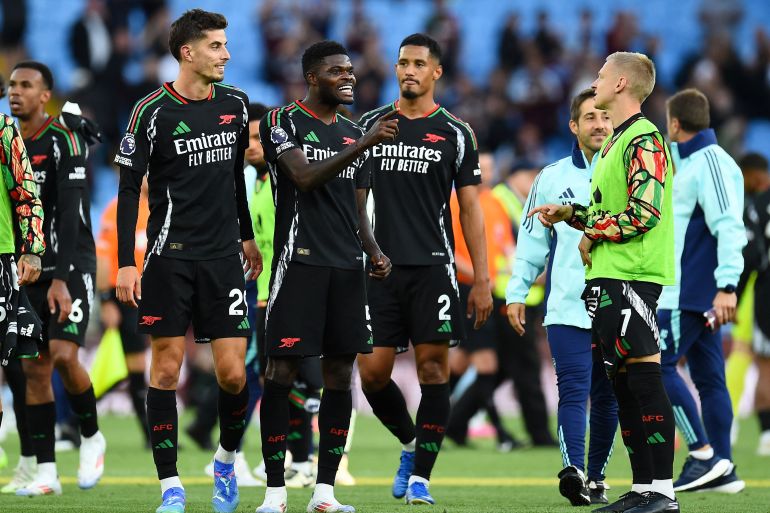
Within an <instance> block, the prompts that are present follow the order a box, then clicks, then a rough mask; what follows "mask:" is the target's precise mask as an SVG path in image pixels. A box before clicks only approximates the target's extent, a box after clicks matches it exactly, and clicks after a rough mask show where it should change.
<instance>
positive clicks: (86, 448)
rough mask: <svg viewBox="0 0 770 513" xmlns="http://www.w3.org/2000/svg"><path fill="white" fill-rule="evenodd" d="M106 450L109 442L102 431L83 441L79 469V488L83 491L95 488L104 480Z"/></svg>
mask: <svg viewBox="0 0 770 513" xmlns="http://www.w3.org/2000/svg"><path fill="white" fill-rule="evenodd" d="M106 449H107V441H106V440H105V439H104V435H102V432H101V431H97V432H96V433H95V434H94V435H93V436H91V437H89V438H85V437H83V438H82V439H81V442H80V466H79V467H78V486H79V487H80V488H81V489H83V490H88V489H89V488H93V487H94V486H96V483H98V482H99V480H100V479H101V478H102V474H104V452H105V451H106Z"/></svg>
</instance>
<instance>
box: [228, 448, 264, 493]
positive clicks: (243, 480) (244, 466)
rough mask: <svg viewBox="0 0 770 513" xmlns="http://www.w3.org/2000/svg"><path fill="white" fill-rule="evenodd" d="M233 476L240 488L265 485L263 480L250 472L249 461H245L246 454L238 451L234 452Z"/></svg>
mask: <svg viewBox="0 0 770 513" xmlns="http://www.w3.org/2000/svg"><path fill="white" fill-rule="evenodd" d="M235 477H237V478H238V486H239V487H241V488H256V487H258V486H265V483H264V482H263V481H260V480H259V479H257V478H256V477H254V475H253V474H252V473H251V469H250V468H249V462H248V461H246V455H245V454H243V453H242V452H240V451H239V452H237V453H235Z"/></svg>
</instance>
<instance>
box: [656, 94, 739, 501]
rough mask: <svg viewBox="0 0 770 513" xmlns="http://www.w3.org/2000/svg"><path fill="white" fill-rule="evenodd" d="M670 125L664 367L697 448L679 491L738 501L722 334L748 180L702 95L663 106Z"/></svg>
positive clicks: (661, 314) (733, 301) (682, 424)
mask: <svg viewBox="0 0 770 513" xmlns="http://www.w3.org/2000/svg"><path fill="white" fill-rule="evenodd" d="M666 118H667V124H668V135H669V138H670V139H671V142H672V144H671V154H672V156H673V159H674V165H675V167H676V170H677V172H676V175H674V182H673V183H674V200H673V201H674V205H676V208H675V209H674V230H675V232H676V237H675V239H674V240H675V241H676V242H675V244H674V249H675V257H676V260H675V264H676V267H677V273H676V284H675V285H674V286H671V287H664V288H663V293H662V294H661V296H660V300H659V302H658V306H659V307H660V310H659V311H658V318H659V319H660V330H661V335H662V336H661V338H662V339H663V344H662V346H663V353H662V362H661V365H662V368H663V382H664V384H665V386H666V392H667V393H668V397H669V398H670V399H671V404H672V405H673V408H674V417H675V420H676V425H677V427H678V428H679V431H680V432H681V433H682V436H684V439H685V441H686V442H687V446H688V448H689V450H690V454H689V456H688V457H687V460H686V461H685V463H684V467H683V468H682V474H681V475H680V476H679V479H677V480H676V481H675V482H674V490H675V491H677V492H683V491H688V490H696V489H697V490H713V491H722V492H728V493H738V492H740V491H741V490H743V488H744V487H745V486H746V484H745V483H744V482H743V481H741V480H739V479H738V477H737V476H736V473H735V465H734V464H733V463H732V449H731V447H730V428H731V427H732V422H733V409H732V404H731V402H730V394H729V393H728V391H727V384H726V382H725V357H724V352H723V351H722V334H721V330H720V329H719V326H721V325H723V324H726V323H728V322H732V321H734V320H735V309H736V306H737V304H738V296H737V295H736V293H735V290H736V287H737V285H738V280H739V279H740V277H741V272H742V271H743V255H742V253H741V251H742V249H743V247H744V246H745V245H746V242H747V240H746V230H745V227H744V225H743V176H742V175H741V169H740V168H739V167H738V165H737V164H736V163H735V161H734V160H733V159H732V157H730V156H729V155H728V154H727V152H726V151H724V150H723V149H722V148H720V147H719V145H718V144H717V138H716V134H715V133H714V130H712V129H711V128H709V122H710V120H709V102H708V99H707V98H706V96H705V95H704V94H703V93H701V92H700V91H698V90H697V89H685V90H683V91H680V92H678V93H676V94H675V95H673V96H672V97H671V98H669V99H668V101H667V102H666ZM712 308H713V310H714V314H715V315H716V321H717V323H718V325H717V326H713V327H711V326H709V325H707V323H706V322H705V319H704V315H703V314H704V312H707V311H708V310H710V309H712ZM682 357H686V358H687V367H688V368H689V370H690V376H691V377H692V380H693V382H694V383H695V386H696V388H697V389H698V395H699V396H700V404H701V409H702V411H703V422H701V417H700V413H699V411H698V406H697V405H696V403H695V399H694V398H693V396H692V394H691V393H690V391H689V390H688V389H687V385H686V384H685V382H684V380H683V379H682V377H681V376H680V375H679V372H677V363H678V362H679V360H681V359H682ZM704 427H705V430H704ZM712 444H713V445H712Z"/></svg>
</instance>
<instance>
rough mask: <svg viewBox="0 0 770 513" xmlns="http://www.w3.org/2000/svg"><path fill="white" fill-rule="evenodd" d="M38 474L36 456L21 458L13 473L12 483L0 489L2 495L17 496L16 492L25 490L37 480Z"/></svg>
mask: <svg viewBox="0 0 770 513" xmlns="http://www.w3.org/2000/svg"><path fill="white" fill-rule="evenodd" d="M36 473H37V461H36V459H35V457H34V456H21V457H20V458H19V463H17V464H16V469H15V470H14V471H13V478H12V479H11V481H10V482H9V483H8V484H7V485H5V486H3V487H2V488H0V493H4V494H15V493H16V490H18V489H20V488H24V487H25V486H27V485H28V484H30V483H31V482H32V481H33V480H34V479H35V474H36Z"/></svg>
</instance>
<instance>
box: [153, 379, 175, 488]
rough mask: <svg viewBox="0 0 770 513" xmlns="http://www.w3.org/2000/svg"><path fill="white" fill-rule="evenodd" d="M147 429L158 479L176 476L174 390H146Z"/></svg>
mask: <svg viewBox="0 0 770 513" xmlns="http://www.w3.org/2000/svg"><path fill="white" fill-rule="evenodd" d="M147 427H148V432H149V434H150V445H151V446H152V459H153V460H155V468H156V470H157V471H158V479H166V478H168V477H174V476H178V475H179V472H177V469H176V460H177V445H178V442H177V440H178V437H179V419H178V418H177V412H176V390H160V389H158V388H153V387H149V388H148V389H147Z"/></svg>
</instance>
